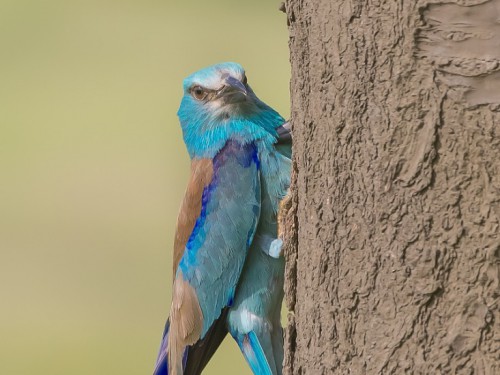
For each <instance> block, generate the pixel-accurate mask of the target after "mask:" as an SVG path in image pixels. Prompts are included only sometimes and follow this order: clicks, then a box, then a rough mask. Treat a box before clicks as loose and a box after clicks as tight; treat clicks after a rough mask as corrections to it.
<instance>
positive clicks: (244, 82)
mask: <svg viewBox="0 0 500 375" xmlns="http://www.w3.org/2000/svg"><path fill="white" fill-rule="evenodd" d="M247 82H248V80H247V76H246V75H245V76H244V77H243V84H244V85H245V86H246V85H247Z"/></svg>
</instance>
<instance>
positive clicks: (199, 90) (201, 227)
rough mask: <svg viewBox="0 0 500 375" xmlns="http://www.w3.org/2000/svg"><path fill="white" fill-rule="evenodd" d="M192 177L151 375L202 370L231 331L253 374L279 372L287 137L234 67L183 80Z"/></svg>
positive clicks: (280, 121) (278, 119) (226, 65)
mask: <svg viewBox="0 0 500 375" xmlns="http://www.w3.org/2000/svg"><path fill="white" fill-rule="evenodd" d="M177 114H178V117H179V120H180V123H181V127H182V132H183V138H184V142H185V144H186V147H187V150H188V153H189V156H190V158H191V176H190V179H189V182H188V186H187V189H186V193H185V196H184V199H183V202H182V205H181V209H180V212H179V215H178V219H177V228H176V234H175V240H174V261H173V267H174V280H173V288H172V289H173V292H172V304H171V308H170V316H169V319H168V320H167V323H166V325H165V330H164V333H163V339H162V342H161V345H160V352H159V354H158V359H157V362H156V367H155V370H154V375H164V374H172V375H180V374H190V375H191V374H200V373H201V371H202V370H203V368H204V367H205V366H206V364H207V363H208V361H209V360H210V358H211V357H212V355H213V354H214V352H215V351H216V350H217V348H218V347H219V345H220V343H221V342H222V340H223V339H224V337H225V336H226V334H227V332H228V331H229V332H230V333H231V335H232V336H233V337H234V339H235V340H236V342H237V343H238V345H239V347H240V349H241V351H242V353H243V355H244V356H245V358H246V360H247V362H248V363H249V365H250V367H251V368H252V370H253V372H254V373H255V374H272V375H275V374H276V375H279V374H281V367H282V360H283V334H282V328H281V324H280V311H281V303H282V299H283V277H284V275H283V274H284V259H283V256H282V255H281V240H280V239H279V238H278V233H277V231H278V230H277V218H276V216H277V211H278V206H279V202H280V201H281V199H283V198H284V197H285V195H286V193H287V189H288V186H289V182H290V168H291V167H290V165H291V163H290V154H291V148H290V142H289V141H290V133H289V129H288V127H287V126H282V125H283V124H284V122H285V121H284V119H283V118H282V117H281V116H280V115H279V114H278V113H277V112H276V111H274V110H273V109H272V108H271V107H269V106H268V105H266V104H265V103H263V102H262V101H261V100H259V99H258V98H257V96H256V95H255V93H254V92H253V90H252V89H251V88H250V86H249V85H248V82H247V78H246V75H245V71H244V70H243V68H242V67H241V66H240V65H239V64H236V63H222V64H217V65H213V66H210V67H208V68H205V69H202V70H200V71H198V72H196V73H194V74H192V75H190V76H189V77H187V78H186V79H185V80H184V95H183V98H182V101H181V105H180V108H179V111H178V113H177Z"/></svg>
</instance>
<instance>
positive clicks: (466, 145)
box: [285, 0, 500, 375]
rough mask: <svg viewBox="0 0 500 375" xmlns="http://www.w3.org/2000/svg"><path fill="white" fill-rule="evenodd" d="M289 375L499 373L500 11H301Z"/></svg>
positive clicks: (366, 4)
mask: <svg viewBox="0 0 500 375" xmlns="http://www.w3.org/2000/svg"><path fill="white" fill-rule="evenodd" d="M286 12H287V17H288V22H289V31H290V51H291V63H292V82H291V94H292V128H293V136H294V177H293V186H292V199H291V208H290V209H289V211H288V215H286V216H285V221H286V224H285V237H286V244H285V254H286V256H287V274H286V277H287V285H286V299H287V304H288V308H289V309H290V316H289V326H288V329H287V334H286V351H287V353H286V359H285V373H286V374H314V375H316V374H491V375H493V374H500V313H499V311H500V306H499V305H500V301H499V299H500V286H499V285H500V284H499V283H500V281H499V280H500V276H499V273H500V271H499V262H500V235H499V232H500V137H499V133H500V131H499V127H500V0H489V1H488V0H446V1H445V0H441V1H436V0H434V1H417V0H408V1H403V0H386V1H383V0H379V1H377V0H372V1H361V0H336V1H334V0H288V1H287V3H286Z"/></svg>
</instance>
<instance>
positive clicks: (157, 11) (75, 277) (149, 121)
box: [0, 0, 290, 375]
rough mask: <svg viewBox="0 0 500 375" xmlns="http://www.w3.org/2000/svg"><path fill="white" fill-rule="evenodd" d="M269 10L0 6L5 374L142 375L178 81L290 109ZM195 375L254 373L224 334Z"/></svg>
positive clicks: (179, 145)
mask: <svg viewBox="0 0 500 375" xmlns="http://www.w3.org/2000/svg"><path fill="white" fill-rule="evenodd" d="M278 6H279V1H270V0H259V1H255V0H254V1H246V2H243V1H236V0H234V1H228V0H227V1H224V0H218V1H191V0H190V1H175V2H174V1H171V0H163V1H160V0H134V1H132V0H72V1H68V0H64V1H63V0H46V1H35V0H31V1H30V0H0V374H9V375H17V374H21V375H24V374H39V375H40V374H42V375H43V374H47V375H48V374H50V375H63V374H64V375H68V374H71V375H79V374H85V375H88V374H92V375H96V374H105V375H110V374H120V375H126V374H131V375H132V374H134V375H136V374H151V372H152V369H153V366H154V362H155V359H156V354H157V350H158V346H159V343H160V338H161V334H162V330H163V325H164V322H165V318H166V316H167V314H168V309H169V301H170V292H171V291H170V282H171V277H172V275H171V251H172V246H171V244H172V242H173V231H174V225H175V220H176V216H177V210H178V207H179V204H180V200H181V197H182V195H183V192H184V187H185V185H186V180H187V176H188V170H189V164H188V163H189V162H188V157H187V153H186V151H185V147H184V144H183V142H182V138H181V132H180V128H179V125H178V121H177V117H176V111H177V108H178V104H179V101H180V98H181V95H182V89H181V88H182V86H181V85H182V79H183V78H184V77H185V76H187V75H188V74H190V73H191V72H193V71H195V70H197V69H199V68H201V67H204V66H206V65H210V64H213V63H216V62H221V61H237V62H239V63H241V64H242V65H243V66H244V67H245V68H246V70H247V73H248V77H249V82H250V83H251V85H252V87H253V89H254V90H255V92H256V93H257V94H258V95H259V96H260V98H261V99H263V100H264V101H265V102H267V103H268V104H270V105H271V106H273V107H274V108H276V109H277V110H278V111H279V112H280V113H281V114H282V115H283V116H285V117H287V116H288V114H289V95H288V82H289V76H290V72H289V64H288V45H287V42H288V35H287V28H286V19H285V15H284V14H283V13H281V12H279V11H278V10H277V9H278ZM205 373H206V374H228V373H238V374H240V375H244V374H250V371H249V370H248V368H247V366H246V364H245V363H244V361H243V358H242V356H241V354H240V353H239V350H238V348H237V346H236V344H235V343H233V341H232V340H228V339H227V340H226V341H225V343H224V344H223V347H222V349H221V350H220V352H218V353H217V354H216V355H215V357H214V359H213V360H212V362H211V363H210V365H209V367H208V368H207V370H206V372H205Z"/></svg>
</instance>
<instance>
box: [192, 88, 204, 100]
mask: <svg viewBox="0 0 500 375" xmlns="http://www.w3.org/2000/svg"><path fill="white" fill-rule="evenodd" d="M191 95H193V97H194V98H195V99H197V100H203V99H205V97H206V96H207V93H206V92H205V90H203V87H201V86H194V87H193V88H192V89H191Z"/></svg>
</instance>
